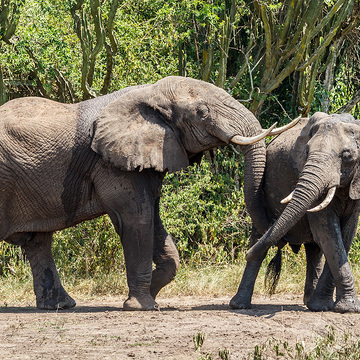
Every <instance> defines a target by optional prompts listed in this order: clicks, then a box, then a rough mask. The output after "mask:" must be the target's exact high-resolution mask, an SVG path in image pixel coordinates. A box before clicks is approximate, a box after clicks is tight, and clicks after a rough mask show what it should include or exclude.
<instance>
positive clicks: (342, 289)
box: [230, 113, 360, 313]
mask: <svg viewBox="0 0 360 360" xmlns="http://www.w3.org/2000/svg"><path fill="white" fill-rule="evenodd" d="M359 148H360V123H359V121H356V120H355V119H354V118H353V117H352V116H351V115H349V114H341V115H335V114H334V115H327V114H324V113H316V114H314V116H312V117H311V118H310V119H309V120H307V119H304V120H302V121H301V122H299V123H298V124H297V125H296V126H295V127H294V128H292V129H290V130H288V131H287V132H286V133H284V134H282V135H279V136H278V137H277V138H275V139H274V140H273V141H272V142H271V143H270V145H269V146H268V149H267V165H266V170H265V175H264V192H265V202H266V204H267V206H268V209H269V218H271V219H272V221H275V222H274V224H273V225H272V226H271V227H270V228H269V230H268V231H267V232H266V233H265V234H264V235H263V236H262V237H261V238H260V235H259V233H260V232H257V234H255V236H254V237H253V241H252V244H251V245H252V247H251V249H250V250H249V251H248V253H247V255H246V259H247V260H248V263H247V266H246V269H245V272H244V274H243V278H242V281H241V284H240V286H239V289H238V292H237V294H236V295H235V296H234V297H233V299H232V300H231V303H230V305H231V307H233V308H236V309H242V308H249V307H251V297H252V292H253V288H254V282H255V279H256V276H257V274H258V271H259V268H260V265H261V262H262V261H263V259H264V257H265V255H266V252H267V250H268V249H269V248H270V246H271V245H275V244H279V245H281V243H282V242H288V243H290V244H292V245H293V246H295V247H296V246H298V245H300V244H302V243H305V247H306V255H307V276H306V284H305V294H304V302H305V304H306V305H307V307H308V308H309V309H310V310H313V311H327V310H333V311H337V312H341V313H343V312H360V303H359V300H358V299H357V297H356V294H355V288H354V279H353V276H352V273H351V270H350V267H349V263H348V259H347V253H348V251H349V249H350V246H351V243H352V241H353V238H354V236H355V232H356V228H357V221H358V217H359V207H360V205H359V198H360V187H359V185H360V182H359V181H360V177H359V151H360V150H359ZM333 186H336V193H335V197H334V199H333V200H332V202H331V203H330V204H329V205H328V206H327V207H326V208H325V209H323V210H321V211H319V212H314V213H311V212H307V210H308V209H311V208H312V207H314V206H315V205H317V204H319V203H320V202H321V201H322V200H323V199H324V197H325V195H326V193H327V191H328V189H329V188H331V187H333ZM294 189H295V193H294V195H293V199H292V200H291V201H290V202H289V204H288V205H287V206H286V205H282V204H280V201H281V200H282V199H283V198H285V197H286V196H287V195H289V194H290V193H291V192H292V191H293V190H294ZM259 238H260V239H259ZM256 239H259V240H258V241H256ZM321 250H322V251H323V253H324V255H325V259H326V263H325V266H324V269H323V272H322V273H321V270H322V266H321V254H322V253H321ZM320 275H321V276H320ZM319 277H320V278H319ZM334 287H336V297H335V302H334V300H333V294H334Z"/></svg>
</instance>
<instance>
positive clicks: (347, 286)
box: [308, 209, 360, 313]
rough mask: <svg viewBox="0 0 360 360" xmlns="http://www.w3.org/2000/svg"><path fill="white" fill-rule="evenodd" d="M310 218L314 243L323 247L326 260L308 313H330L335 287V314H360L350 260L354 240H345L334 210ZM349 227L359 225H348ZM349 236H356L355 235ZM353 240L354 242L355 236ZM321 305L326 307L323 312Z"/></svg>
mask: <svg viewBox="0 0 360 360" xmlns="http://www.w3.org/2000/svg"><path fill="white" fill-rule="evenodd" d="M308 218H309V223H310V226H311V231H312V233H313V236H314V239H315V240H316V242H317V243H318V244H319V245H320V246H321V248H322V251H323V253H324V255H325V258H326V264H325V267H324V271H323V274H322V275H321V277H320V279H319V283H318V286H317V288H316V290H315V292H314V295H313V296H312V298H311V299H310V301H309V302H308V307H309V309H310V310H318V311H324V310H328V305H327V301H329V300H328V299H329V296H330V293H331V290H332V289H333V284H335V287H336V300H335V304H334V307H333V310H334V311H336V312H341V313H344V312H360V302H359V300H358V298H357V297H356V293H355V285H354V278H353V275H352V272H351V269H350V264H349V262H348V258H347V252H348V250H349V248H350V244H351V241H352V240H349V239H347V236H346V237H345V238H344V240H343V231H342V230H341V226H340V221H339V219H338V217H337V216H336V214H334V213H333V212H332V211H331V209H330V210H328V209H325V210H323V211H321V212H319V213H317V214H316V215H311V216H308ZM355 224H356V222H355ZM348 226H356V225H353V224H351V225H350V224H348ZM347 232H350V233H352V234H354V232H352V231H347ZM350 237H351V238H353V235H351V236H350ZM324 299H325V301H324ZM321 304H323V306H322V308H321ZM319 305H320V306H319Z"/></svg>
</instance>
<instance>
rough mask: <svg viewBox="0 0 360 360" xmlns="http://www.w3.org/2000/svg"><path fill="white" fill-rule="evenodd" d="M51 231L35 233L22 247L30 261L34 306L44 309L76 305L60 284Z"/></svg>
mask: <svg viewBox="0 0 360 360" xmlns="http://www.w3.org/2000/svg"><path fill="white" fill-rule="evenodd" d="M51 242H52V233H35V234H33V236H32V237H31V239H30V240H28V241H27V242H26V243H25V244H24V245H22V248H23V250H24V252H25V256H26V257H27V259H28V260H29V262H30V266H31V271H32V275H33V283H34V292H35V295H36V306H37V307H38V308H39V309H44V310H57V309H67V308H71V307H73V306H75V305H76V303H75V301H74V300H73V299H72V298H71V297H70V296H69V295H68V294H67V292H66V291H65V290H64V288H63V287H62V285H61V282H60V278H59V274H58V272H57V270H56V266H55V263H54V258H53V256H52V252H51Z"/></svg>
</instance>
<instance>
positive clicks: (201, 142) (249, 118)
mask: <svg viewBox="0 0 360 360" xmlns="http://www.w3.org/2000/svg"><path fill="white" fill-rule="evenodd" d="M283 130H284V129H280V130H279V131H283ZM270 131H271V130H270V129H269V130H267V131H264V130H262V128H261V126H260V124H259V122H258V121H257V119H256V118H255V116H254V115H253V114H252V113H251V112H250V111H249V110H247V109H246V108H245V107H244V106H243V105H241V104H240V103H239V102H238V101H236V100H235V99H233V98H232V97H231V96H230V95H229V94H228V93H226V92H225V91H224V90H222V89H219V88H217V87H216V86H214V85H212V84H209V83H206V82H203V81H199V80H194V79H191V78H184V77H176V76H171V77H167V78H164V79H162V80H160V81H158V82H157V83H155V84H153V85H149V86H146V87H143V88H141V89H136V90H134V91H131V92H128V93H126V94H124V95H123V96H122V97H121V98H119V99H118V100H116V101H114V102H112V103H111V104H110V105H108V106H107V107H106V108H105V109H104V111H102V113H101V114H100V116H99V117H98V118H97V120H96V121H95V123H94V126H93V135H92V136H93V139H92V149H93V150H94V151H95V152H96V153H98V154H100V155H101V156H102V158H103V159H104V160H106V161H109V162H110V163H111V164H113V165H114V166H117V167H120V168H121V169H124V170H135V169H138V170H139V171H141V170H142V169H146V168H153V169H155V170H157V171H160V172H163V171H168V172H174V171H177V170H180V169H182V168H184V167H186V166H187V165H189V161H190V162H191V161H192V159H195V158H196V157H197V155H198V154H201V153H202V152H203V151H205V150H208V149H211V148H213V147H216V146H218V145H222V144H228V143H230V142H233V143H237V144H239V145H240V146H241V149H242V152H243V154H244V158H245V179H244V183H245V197H246V201H247V206H248V209H249V212H250V213H253V212H254V213H256V215H254V219H258V218H260V219H259V221H258V222H259V228H264V227H265V226H266V228H267V221H265V220H264V218H261V216H262V215H259V214H262V212H261V211H258V210H257V211H255V208H256V207H258V206H259V205H258V204H260V201H261V194H260V190H259V189H260V184H261V179H262V176H263V172H264V167H265V142H264V140H262V139H263V138H264V137H265V136H266V135H267V134H270V135H273V134H274V131H276V130H274V131H273V132H272V133H270ZM255 142H256V143H255ZM255 221H257V220H255ZM265 224H266V225H265Z"/></svg>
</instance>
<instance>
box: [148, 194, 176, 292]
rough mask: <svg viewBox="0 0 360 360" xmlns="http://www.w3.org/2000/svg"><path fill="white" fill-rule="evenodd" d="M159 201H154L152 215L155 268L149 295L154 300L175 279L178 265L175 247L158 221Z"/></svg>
mask: <svg viewBox="0 0 360 360" xmlns="http://www.w3.org/2000/svg"><path fill="white" fill-rule="evenodd" d="M159 200H160V199H157V201H156V204H155V214H154V216H155V228H154V251H153V261H154V263H155V265H156V268H155V269H154V270H153V273H152V279H151V286H150V293H151V296H152V297H153V298H154V299H155V297H156V295H157V294H158V292H159V291H160V290H161V289H162V288H163V287H164V286H165V285H167V284H168V283H169V282H171V281H172V280H173V279H174V278H175V275H176V273H177V270H178V268H179V264H180V260H179V253H178V251H177V249H176V246H175V244H174V242H173V240H172V238H171V236H170V235H169V234H168V233H167V231H166V230H165V228H164V226H163V224H162V221H161V219H160V215H159Z"/></svg>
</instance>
